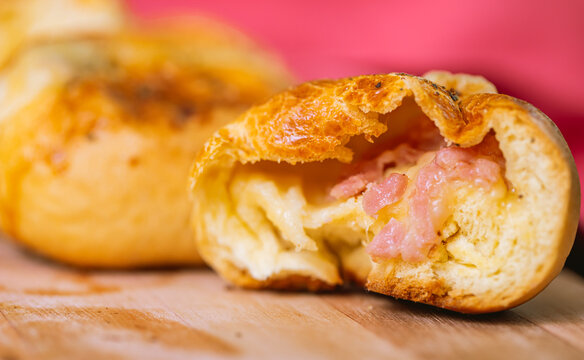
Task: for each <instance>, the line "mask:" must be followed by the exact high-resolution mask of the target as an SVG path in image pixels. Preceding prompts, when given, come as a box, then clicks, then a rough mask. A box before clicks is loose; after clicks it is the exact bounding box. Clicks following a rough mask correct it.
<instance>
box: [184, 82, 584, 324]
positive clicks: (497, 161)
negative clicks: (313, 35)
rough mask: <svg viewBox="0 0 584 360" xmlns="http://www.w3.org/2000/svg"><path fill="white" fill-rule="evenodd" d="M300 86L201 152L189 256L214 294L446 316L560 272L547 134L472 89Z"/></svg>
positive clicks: (562, 241)
mask: <svg viewBox="0 0 584 360" xmlns="http://www.w3.org/2000/svg"><path fill="white" fill-rule="evenodd" d="M426 77H427V78H428V79H431V80H433V81H434V82H432V81H429V80H427V79H425V78H421V77H416V76H411V75H407V74H401V73H395V74H387V75H370V76H360V77H354V78H347V79H340V80H322V81H314V82H309V83H305V84H302V85H299V86H297V87H295V88H293V89H291V90H288V91H285V92H282V93H280V94H278V95H276V96H274V97H272V98H271V99H270V100H269V101H268V102H266V103H264V104H263V105H260V106H256V107H254V108H252V109H250V110H249V111H247V112H246V113H245V114H244V115H242V116H241V117H240V118H239V119H238V120H237V121H235V122H233V123H231V124H228V125H226V126H225V127H223V128H222V129H220V130H219V131H218V132H216V133H215V134H214V135H213V137H212V138H211V139H210V140H209V141H208V142H207V143H206V145H205V149H204V151H202V152H201V153H200V154H199V155H198V158H197V160H196V162H195V164H194V166H193V169H192V172H191V190H192V195H193V196H192V198H193V200H194V202H193V216H192V221H193V227H194V232H195V234H196V239H197V243H198V246H199V251H200V253H201V255H202V257H203V258H204V260H205V261H207V262H208V263H209V264H210V265H211V266H212V267H213V268H214V269H215V270H217V271H218V272H219V273H220V274H221V275H222V276H223V277H224V278H226V279H227V280H228V281H230V282H232V283H234V284H237V285H240V286H244V287H252V288H276V289H309V290H320V289H327V288H331V287H335V286H338V285H340V284H343V283H344V282H346V281H348V280H351V281H355V282H357V283H359V284H364V285H365V286H366V287H367V289H369V290H372V291H375V292H379V293H383V294H387V295H391V296H394V297H397V298H401V299H407V300H413V301H417V302H422V303H426V304H431V305H435V306H439V307H443V308H447V309H451V310H455V311H459V312H466V313H485V312H493V311H498V310H503V309H507V308H510V307H513V306H516V305H518V304H521V303H523V302H525V301H527V300H528V299H530V298H531V297H533V296H535V295H536V294H537V293H538V292H539V291H541V290H542V289H543V288H544V287H545V286H546V285H547V284H548V283H549V282H550V281H551V280H552V279H553V278H554V277H555V276H556V275H557V274H558V273H559V271H560V270H561V268H562V265H563V263H564V261H565V259H566V256H567V254H568V252H569V250H570V248H571V245H572V243H573V239H574V234H575V231H576V226H577V220H578V210H579V201H580V194H579V192H580V188H579V182H578V178H577V173H576V169H575V165H574V161H573V158H572V156H571V154H570V151H569V149H568V147H567V145H566V143H565V141H564V139H563V138H562V136H561V134H560V132H559V131H558V130H557V128H556V127H555V126H554V124H553V122H552V121H551V120H550V119H549V118H547V117H546V116H545V115H544V114H543V113H542V112H541V111H539V110H537V109H536V108H535V107H533V106H532V105H530V104H528V103H526V102H524V101H521V100H518V99H515V98H512V97H510V96H507V95H501V94H497V93H496V89H495V87H494V86H493V85H492V84H491V83H489V82H488V81H487V80H485V79H484V78H482V77H479V76H470V75H464V74H450V73H447V72H432V73H429V74H427V75H426Z"/></svg>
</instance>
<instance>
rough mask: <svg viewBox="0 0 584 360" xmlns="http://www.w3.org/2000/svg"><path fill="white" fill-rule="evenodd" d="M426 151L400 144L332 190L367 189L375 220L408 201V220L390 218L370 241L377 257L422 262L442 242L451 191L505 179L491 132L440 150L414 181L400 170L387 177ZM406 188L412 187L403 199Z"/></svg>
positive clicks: (340, 195) (343, 194) (340, 193)
mask: <svg viewBox="0 0 584 360" xmlns="http://www.w3.org/2000/svg"><path fill="white" fill-rule="evenodd" d="M422 154H423V152H422V151H420V150H416V149H414V148H412V147H411V146H409V145H407V144H402V145H400V146H399V147H397V148H396V149H395V150H391V151H385V152H383V153H382V154H381V155H380V156H378V157H377V158H376V159H374V160H369V161H367V162H365V163H363V164H361V165H360V166H358V167H357V169H359V170H360V171H361V172H359V173H356V174H353V175H351V176H350V177H348V178H347V179H346V180H344V181H342V182H341V183H339V184H337V185H336V186H335V187H333V189H332V190H331V195H332V196H333V197H335V198H337V199H344V198H348V197H351V196H354V195H357V194H359V193H361V192H362V191H363V190H365V189H367V190H366V191H365V193H364V194H363V202H362V205H363V210H364V211H365V212H366V213H367V214H368V215H370V216H372V217H375V218H376V217H377V216H378V213H379V211H380V210H382V209H383V208H385V207H388V206H391V205H392V204H395V203H398V202H400V201H401V200H404V201H407V203H406V208H407V216H406V218H405V219H404V220H403V221H399V220H397V219H395V218H391V219H390V220H389V222H388V223H387V224H386V225H385V226H384V227H383V228H382V229H381V231H380V232H379V233H378V234H377V235H376V236H375V237H374V238H373V240H372V241H371V242H370V243H369V244H368V246H367V249H366V250H367V252H368V253H369V255H371V256H372V257H373V258H375V259H393V258H398V257H401V258H402V259H403V260H405V261H412V262H415V261H422V260H424V258H426V257H427V256H428V253H429V251H430V250H431V248H432V247H433V246H435V245H436V244H437V243H438V242H439V241H440V237H439V229H440V228H441V227H442V226H443V224H444V222H445V221H446V220H447V218H448V217H449V216H450V215H451V214H452V211H453V209H452V206H451V204H450V203H449V197H448V192H449V191H451V189H453V188H454V187H456V186H461V185H462V184H471V185H474V186H478V187H482V188H487V189H488V188H490V187H491V186H492V185H493V184H494V183H496V182H497V181H498V180H499V179H500V178H501V172H502V168H503V167H504V165H505V164H504V158H503V154H502V153H501V151H500V149H499V146H498V143H497V140H496V139H495V137H494V136H493V135H491V134H490V135H488V136H487V137H485V139H484V140H483V142H482V143H481V144H479V145H476V146H473V147H470V148H459V147H454V146H450V147H444V148H442V149H440V150H438V151H437V152H436V153H435V156H434V158H433V159H432V160H431V161H430V162H429V163H428V164H426V165H424V166H423V167H421V168H420V170H419V171H418V173H417V175H416V177H415V179H413V181H409V179H408V177H407V176H406V175H404V174H398V173H392V174H389V176H387V177H385V178H383V173H384V169H385V167H386V166H387V165H388V164H392V165H393V166H399V165H401V164H415V162H416V161H417V160H418V158H419V157H420V156H421V155H422ZM408 184H409V185H408ZM408 186H412V187H413V189H412V191H410V192H409V195H408V196H407V197H405V198H404V195H405V193H406V190H407V188H408Z"/></svg>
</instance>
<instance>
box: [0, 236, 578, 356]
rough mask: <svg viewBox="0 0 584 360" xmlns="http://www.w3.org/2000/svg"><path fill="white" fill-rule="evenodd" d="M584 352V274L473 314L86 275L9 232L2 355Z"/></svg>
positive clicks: (150, 277)
mask: <svg viewBox="0 0 584 360" xmlns="http://www.w3.org/2000/svg"><path fill="white" fill-rule="evenodd" d="M503 356H504V358H509V359H538V358H554V359H560V358H561V359H584V280H583V279H582V278H580V277H579V276H577V275H575V274H574V273H571V272H568V271H565V272H564V273H562V274H561V275H560V276H559V277H558V278H557V279H556V280H555V281H554V282H553V283H552V284H551V285H550V286H549V287H548V288H547V289H546V290H545V291H544V292H543V293H542V294H540V295H539V296H538V297H537V298H535V299H534V300H532V301H530V302H529V303H527V304H525V305H523V306H521V307H519V308H516V309H514V310H512V311H506V312H503V313H499V314H494V315H486V316H464V315H458V314H454V313H451V312H448V311H442V310H438V309H433V308H431V307H428V306H424V305H418V304H413V303H409V302H404V301H396V300H393V299H390V298H387V297H383V296H378V295H373V294H367V293H365V292H361V291H357V290H354V291H349V290H346V291H342V292H335V293H326V294H320V295H314V294H308V293H282V292H269V291H264V292H257V291H246V290H240V289H236V288H233V287H230V286H228V285H226V284H225V283H224V282H223V281H222V280H221V279H220V278H218V277H217V276H216V275H214V274H213V273H212V272H211V271H210V270H208V269H178V270H157V271H140V272H118V271H115V272H109V271H102V272H83V271H76V270H73V269H70V268H67V267H63V266H59V265H56V264H52V263H49V262H46V261H44V260H42V259H39V258H37V257H35V256H33V255H30V254H27V253H24V252H22V251H21V250H19V249H17V248H16V247H15V246H13V245H12V244H8V243H7V242H6V241H0V359H2V360H16V359H187V358H188V359H190V358H193V357H197V358H206V357H208V358H223V357H225V358H231V357H234V358H250V359H261V358H278V359H281V358H302V359H304V358H331V359H343V358H363V359H380V358H383V359H386V358H396V359H418V358H419V359H427V358H432V359H436V358H437V359H452V358H470V357H472V358H473V359H500V358H502V357H503Z"/></svg>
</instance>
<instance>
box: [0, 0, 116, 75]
mask: <svg viewBox="0 0 584 360" xmlns="http://www.w3.org/2000/svg"><path fill="white" fill-rule="evenodd" d="M124 18H125V15H124V12H123V11H122V6H121V5H120V3H119V1H116V0H8V1H6V0H5V1H1V2H0V39H2V41H0V66H2V65H3V64H4V63H5V62H6V61H8V60H9V59H10V57H11V56H13V55H14V54H15V53H18V49H19V48H22V47H24V46H26V45H29V44H31V43H35V42H41V41H46V40H50V39H56V38H63V37H73V36H78V35H95V34H103V33H111V32H114V31H117V30H119V29H121V28H122V27H123V23H124Z"/></svg>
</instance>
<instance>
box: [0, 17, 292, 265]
mask: <svg viewBox="0 0 584 360" xmlns="http://www.w3.org/2000/svg"><path fill="white" fill-rule="evenodd" d="M176 28H180V30H177V29H171V28H167V29H165V30H162V29H160V28H159V29H157V30H148V31H147V30H144V29H135V30H125V31H123V32H118V33H116V34H112V35H107V36H105V35H103V36H93V37H91V38H88V37H80V38H76V39H67V40H60V41H53V42H46V43H43V44H37V45H36V46H33V47H29V48H27V49H26V50H25V51H24V52H22V53H20V54H19V55H18V56H17V57H16V58H14V59H13V61H11V62H10V64H9V66H7V67H6V68H5V69H4V70H3V71H2V72H1V73H0V163H1V164H2V165H1V166H0V224H1V227H2V229H3V230H4V231H5V232H6V233H7V234H9V235H10V236H11V237H12V238H14V239H15V240H16V241H18V242H20V243H23V244H25V245H27V246H28V247H29V248H31V249H33V250H34V251H36V252H38V253H41V254H43V255H46V256H48V257H50V258H52V259H56V260H60V261H63V262H66V263H69V264H74V265H79V266H86V267H115V268H123V267H137V266H156V265H173V264H198V263H200V258H199V256H198V254H197V251H196V249H195V244H194V241H193V239H192V234H191V231H190V226H189V212H190V206H189V203H188V191H187V188H188V186H187V183H188V181H187V178H188V170H189V167H190V164H191V163H192V161H193V158H194V157H195V154H196V152H197V151H198V150H200V148H201V147H202V145H203V143H204V141H205V140H206V138H207V137H208V136H210V135H211V134H212V133H213V131H215V130H216V129H218V128H219V127H220V126H221V125H223V124H225V123H227V122H229V121H231V120H233V119H234V118H235V117H236V116H237V115H239V114H240V113H242V112H243V111H244V110H245V109H247V108H248V107H250V106H251V105H253V104H255V103H258V102H261V101H265V100H266V99H267V98H268V97H269V96H270V95H271V94H273V93H274V92H276V91H278V90H281V89H283V88H284V87H286V86H287V85H288V83H289V82H290V76H289V75H288V73H287V71H286V70H285V69H284V68H283V67H282V65H281V64H280V63H279V61H278V60H277V59H275V58H273V57H272V56H271V55H269V54H267V53H265V52H264V51H262V50H261V49H259V48H258V47H257V46H255V45H254V44H253V43H252V42H251V41H250V40H248V39H247V38H246V37H244V36H242V35H241V34H239V32H237V31H235V30H232V29H230V28H227V27H225V26H223V25H221V24H218V23H212V22H210V21H204V20H201V19H199V20H192V21H191V22H190V23H189V24H188V26H177V27H176Z"/></svg>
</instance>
